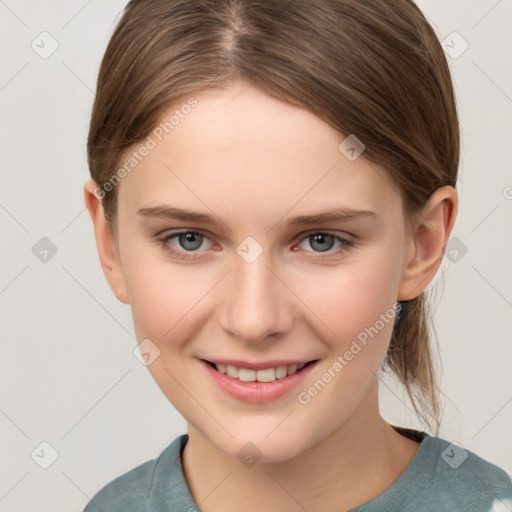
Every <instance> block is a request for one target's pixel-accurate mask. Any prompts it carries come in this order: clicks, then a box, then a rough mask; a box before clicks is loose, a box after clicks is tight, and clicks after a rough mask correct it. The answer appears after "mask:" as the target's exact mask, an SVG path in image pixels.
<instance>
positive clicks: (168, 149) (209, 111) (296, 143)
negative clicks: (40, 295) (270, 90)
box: [119, 83, 398, 217]
mask: <svg viewBox="0 0 512 512" xmlns="http://www.w3.org/2000/svg"><path fill="white" fill-rule="evenodd" d="M192 97H193V102H190V101H189V100H190V97H185V98H183V99H182V102H181V103H180V102H177V103H175V104H174V105H173V106H172V107H170V108H169V109H167V110H166V111H165V112H164V113H163V114H162V116H161V117H160V120H159V122H158V124H157V126H156V127H155V130H154V131H153V132H152V134H151V135H150V137H151V139H152V143H151V144H150V145H151V146H152V147H151V149H150V150H149V151H147V152H145V156H143V157H140V155H139V158H140V161H137V163H136V166H135V167H134V168H133V170H132V171H131V172H130V173H129V174H128V175H127V176H126V178H124V179H123V182H122V186H121V190H120V191H119V201H120V202H122V203H124V204H125V206H127V207H128V208H130V210H134V209H138V208H141V207H147V206H150V205H156V204H160V203H169V201H172V202H173V203H174V204H175V205H176V206H182V207H190V208H195V209H198V208H200V209H201V210H203V211H205V210H206V208H205V207H210V206H211V207H210V210H213V209H214V208H213V207H214V206H215V208H216V209H217V210H220V211H222V213H225V214H227V215H230V214H235V215H238V214H240V213H243V214H244V215H246V216H261V215H262V214H264V213H267V214H268V215H269V216H273V217H275V215H276V214H277V212H278V211H285V210H287V209H290V207H293V205H297V209H299V207H303V208H305V207H306V206H307V209H308V211H309V210H311V209H313V208H325V206H337V205H342V206H351V207H353V208H358V209H373V210H376V209H381V210H382V209H385V208H386V204H387V203H388V202H389V201H390V200H392V199H395V200H396V196H397V195H398V194H397V192H396V191H395V190H394V187H392V186H390V179H389V178H388V177H387V176H386V173H385V171H384V169H383V168H381V167H380V166H377V165H376V164H372V163H370V162H369V161H367V160H366V159H365V158H364V157H363V156H360V157H359V158H357V159H356V160H354V161H351V160H349V159H348V158H347V157H346V156H345V155H344V154H343V152H342V151H340V149H339V145H340V142H342V141H343V140H344V139H345V137H346V136H345V135H343V134H340V133H339V132H338V131H337V130H335V129H334V128H333V127H331V126H330V125H328V124H327V123H326V122H324V121H323V120H322V119H320V118H318V117H317V116H315V115H314V114H312V113H311V112H308V111H306V110H305V109H302V108H298V107H295V106H292V105H289V104H287V103H284V102H282V101H280V100H278V99H276V98H273V97H271V96H268V95H267V94H265V93H263V92H262V91H260V90H258V89H255V88H253V87H251V86H250V85H247V84H244V83H234V84H233V85H232V86H231V87H230V88H228V89H226V90H221V91H204V92H200V93H198V94H194V95H192ZM185 105H194V106H193V107H192V108H190V107H187V108H185V107H184V106H185ZM159 139H160V140H159ZM143 145H144V143H143V144H141V145H138V146H136V147H134V148H132V149H131V151H132V152H133V151H134V150H137V148H140V147H142V146H143ZM127 156H129V154H128V155H127ZM327 202H328V203H329V204H328V205H327ZM178 203H179V204H178ZM297 213H299V211H297Z"/></svg>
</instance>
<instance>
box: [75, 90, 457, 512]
mask: <svg viewBox="0 0 512 512" xmlns="http://www.w3.org/2000/svg"><path fill="white" fill-rule="evenodd" d="M194 97H195V99H196V100H197V101H198V105H197V107H196V108H194V109H193V110H192V111H191V113H190V114H188V115H187V116H186V117H185V118H184V119H181V120H180V123H179V124H178V125H177V126H175V128H174V129H173V130H172V132H170V133H169V134H168V135H167V136H166V137H165V138H164V139H163V141H162V142H160V143H159V144H158V145H157V146H156V147H155V148H154V149H152V150H151V151H150V152H149V154H148V155H147V156H145V157H144V158H143V159H142V161H141V162H140V163H138V165H137V167H136V168H135V169H134V170H133V171H131V172H130V173H129V174H128V175H127V176H126V177H125V178H124V179H123V180H122V182H121V183H120V184H119V185H118V186H119V191H118V192H119V197H118V200H119V203H118V210H117V211H118V218H117V227H118V236H117V239H116V238H115V237H114V236H113V235H112V232H111V231H110V229H109V227H108V225H107V224H106V222H105V220H104V217H103V210H102V206H101V201H99V200H98V199H97V198H96V196H95V195H94V189H95V187H96V186H97V185H96V184H95V183H94V182H93V181H92V180H89V181H88V182H87V183H86V184H85V189H84V193H85V202H86V205H87V207H88V210H89V213H90V215H91V218H92V221H93V225H94V229H95V236H96V242H97V246H98V251H99V256H100V260H101V264H102V267H103V270H104V272H105V275H106V277H107V280H108V282H109V284H110V286H111V288H112V290H113V291H114V293H115V294H116V296H117V297H118V299H119V300H121V301H122V302H124V303H127V304H130V306H131V309H132V314H133V320H134V325H135V332H136V336H137V341H138V343H140V342H141V341H142V340H144V339H146V338H149V339H150V340H151V341H152V342H153V343H154V344H155V345H156V346H157V347H158V348H159V350H160V356H159V357H158V358H157V359H155V361H154V362H153V363H152V364H151V365H149V366H148V369H149V371H150V372H151V374H152V375H153V377H154V379H155V380H156V382H157V383H158V385H159V386H160V388H161V389H162V392H163V393H164V394H165V396H166V397H167V398H168V399H169V401H170V402H172V404H173V405H174V406H175V407H176V408H177V410H178V411H179V412H180V413H181V414H182V415H183V416H184V418H185V419H186V421H187V424H188V433H189V442H188V444H187V446H186V448H185V450H184V453H183V457H182V461H183V466H184V471H185V476H186V479H187V482H188V484H189V486H190V488H191V491H192V494H193V496H194V498H195V500H196V502H197V503H198V505H199V507H200V509H201V510H202V511H208V512H213V511H220V510H223V511H224V512H230V511H240V510H246V511H248V512H251V511H253V510H266V511H274V510H275V511H278V510H288V511H292V512H293V511H302V510H304V508H305V509H306V510H308V511H327V512H328V511H332V512H334V511H336V512H339V511H341V510H349V509H350V508H353V507H356V506H358V505H361V504H363V503H365V502H367V501H369V500H370V499H372V498H374V497H376V496H377V495H378V494H380V493H382V492H383V491H384V490H385V489H387V488H388V487H389V486H391V485H392V484H393V483H394V482H395V481H396V480H397V478H398V477H399V476H400V474H401V473H402V472H403V471H404V469H405V468H406V467H407V465H408V464H409V462H410V461H411V460H412V458H413V457H414V455H415V454H416V452H417V449H418V447H419V444H417V443H415V442H413V441H410V440H408V439H406V438H405V437H402V436H401V435H399V434H397V433H396V432H395V431H394V430H393V429H392V428H391V427H390V425H388V424H387V423H386V422H385V421H384V420H383V419H382V417H381V416H380V413H379V407H378V399H377V391H378V379H377V374H378V371H379V368H380V366H381V364H382V361H383V359H384V357H385V355H386V350H387V347H388V344H389V341H390V337H391V332H392V322H388V323H386V324H385V325H384V327H383V328H382V329H381V330H380V331H379V332H378V334H377V335H376V336H374V337H373V338H372V339H371V341H370V342H369V343H368V344H367V345H366V346H365V347H364V348H363V349H362V350H361V351H360V352H359V353H358V354H357V355H355V356H354V357H353V359H352V360H351V361H350V362H349V363H348V364H347V365H346V366H344V368H343V370H342V371H340V372H339V373H337V375H336V377H335V378H333V379H332V381H331V382H330V383H329V384H328V385H327V386H325V388H324V389H323V390H322V391H321V392H320V393H319V394H318V395H317V396H315V397H314V398H312V399H311V401H310V402H309V403H308V404H306V405H304V404H301V403H299V401H298V400H297V394H298V392H300V391H304V390H307V389H308V388H309V387H310V386H311V385H312V384H313V383H314V382H315V381H316V380H318V379H319V378H320V377H321V375H322V373H324V372H325V371H326V370H327V369H328V368H329V367H331V366H332V365H333V363H334V362H335V361H336V357H337V356H338V355H343V354H344V353H345V352H346V351H347V350H348V349H349V347H350V344H351V342H352V341H353V340H354V339H356V338H357V336H358V334H359V333H361V332H362V331H364V329H365V328H368V327H370V326H373V325H375V323H376V321H377V320H378V319H379V317H380V315H381V314H383V313H385V312H386V311H388V310H389V309H390V308H392V307H393V304H394V303H395V302H396V301H397V300H406V299H410V298H413V297H416V296H418V295H419V294H420V293H421V292H422V291H423V290H424V289H425V288H426V287H427V286H428V284H429V283H430V281H431V280H432V278H433V277H434V275H435V273H436V271H437V269H438V267H439V265H440V263H441V260H442V257H443V253H444V247H445V245H446V242H447V240H448V238H449V235H450V232H451V229H452V226H453V223H454V220H455V216H456V211H457V195H456V192H455V190H454V189H453V188H452V187H443V188H440V189H438V190H437V191H436V192H435V193H434V194H433V195H432V197H431V199H430V200H429V203H428V204H427V205H426V207H425V209H424V210H423V212H421V216H419V218H418V220H417V222H416V223H415V224H414V225H413V226H412V227H410V226H408V224H406V222H405V220H404V214H403V204H402V200H401V198H400V195H399V194H398V191H397V189H396V187H395V186H393V185H392V182H391V180H390V178H389V176H388V175H387V174H386V172H385V170H384V169H383V168H382V167H380V166H377V165H375V164H370V162H368V161H367V160H366V159H365V158H364V153H363V155H361V156H360V157H359V158H357V159H356V160H355V161H353V162H352V161H349V160H348V159H347V158H346V157H345V156H344V155H343V154H342V153H341V152H340V151H339V149H338V145H339V144H340V142H341V141H342V140H343V139H344V138H345V135H341V134H339V133H338V132H337V131H336V130H335V129H333V128H332V127H331V126H329V125H328V124H326V123H325V122H324V121H322V120H321V119H319V118H318V117H316V116H314V115H313V114H311V113H309V112H307V111H305V110H303V109H299V108H296V107H293V106H290V105H288V104H286V103H283V102H280V101H279V100H277V99H275V98H272V97H270V96H267V95H266V94H264V93H262V92H260V91H259V90H257V89H254V88H253V87H251V86H249V85H247V84H245V83H241V82H235V83H233V84H232V86H231V87H230V88H229V89H227V90H224V91H205V92H201V93H198V94H197V95H195V96H194ZM185 101H186V98H185V99H184V100H183V103H185ZM178 107H179V105H178ZM176 108H177V106H176V105H173V106H172V108H169V111H168V112H164V113H163V114H162V117H161V119H162V120H165V119H168V118H169V115H170V113H171V112H172V111H173V110H175V109H176ZM132 150H133V148H132ZM163 204H167V205H172V206H174V207H177V208H183V209H189V210H194V211H199V212H202V213H206V214H210V215H214V216H216V217H217V218H218V219H219V220H220V219H222V221H224V224H222V223H221V224H219V225H210V224H204V223H202V222H191V221H183V220H170V219H164V218H144V217H143V216H141V215H138V214H137V211H138V210H139V209H141V208H148V207H153V206H157V205H163ZM341 206H343V207H348V208H355V209H360V210H371V211H373V212H375V214H376V216H375V217H364V218H357V219H351V220H345V221H330V222H323V223H315V224H311V225H305V226H293V225H289V224H288V219H290V218H292V217H295V216H298V215H305V214H310V213H318V212H320V211H323V210H326V209H328V208H331V207H341ZM185 228H186V229H188V230H192V231H193V230H200V231H201V232H202V233H204V234H206V235H207V236H209V237H210V240H208V239H207V238H202V239H201V238H199V240H198V241H197V243H196V245H195V246H194V247H197V246H199V243H200V242H201V240H203V243H201V245H200V246H199V248H197V249H193V250H189V251H188V252H189V253H191V255H192V256H193V257H195V259H184V258H181V257H179V256H175V255H172V254H170V253H169V251H168V249H167V248H168V247H171V248H173V249H174V250H176V251H178V252H179V253H180V254H185V253H187V247H190V246H191V245H185V247H184V246H183V245H180V239H179V237H175V238H173V239H171V240H169V241H168V242H167V245H166V247H167V248H166V247H165V246H162V245H161V244H159V243H158V238H162V236H164V235H166V234H169V233H170V232H171V231H172V230H177V229H180V230H183V229H185ZM325 231H327V232H328V233H331V234H335V235H338V236H341V237H345V238H348V239H350V240H352V241H353V245H352V246H348V247H347V246H345V247H344V246H343V245H340V243H339V242H337V241H334V242H331V240H330V239H327V240H326V244H325V245H324V247H325V246H326V248H327V249H328V250H327V251H325V252H322V250H321V248H320V249H319V247H321V245H319V244H315V240H314V239H312V237H311V236H308V235H312V234H314V233H319V232H320V233H322V232H325ZM248 236H250V237H252V238H253V239H255V240H256V241H257V243H258V244H259V246H260V247H261V248H262V251H263V252H262V253H261V255H260V256H259V257H258V258H257V259H256V260H255V261H253V262H252V263H248V262H247V261H245V260H244V259H243V258H242V257H241V256H240V255H239V254H238V253H237V251H236V249H237V246H239V244H240V243H241V242H242V241H243V240H244V239H245V238H246V237H248ZM331 246H332V248H331ZM194 251H195V252H194ZM198 358H204V359H210V360H211V359H215V358H233V359H242V360H245V361H251V362H257V361H258V362H259V361H267V360H271V359H287V360H289V359H290V358H297V359H299V360H305V361H309V360H312V359H320V363H319V364H318V365H317V367H316V368H315V369H314V371H313V373H312V374H310V375H309V376H308V378H307V382H306V383H305V384H304V385H301V386H300V387H299V388H298V389H295V390H293V391H291V392H289V393H287V394H286V395H284V396H282V397H280V398H278V399H276V400H274V401H272V402H268V403H263V404H261V403H260V404H253V403H246V402H244V401H241V400H239V399H236V398H233V397H231V396H229V395H227V394H225V393H224V392H223V391H222V390H220V389H219V388H217V387H216V386H214V385H212V384H211V383H210V381H209V379H208V375H206V372H205V371H204V369H203V368H202V367H200V364H199V362H198ZM248 442H251V443H253V444H254V445H255V446H256V447H257V448H258V450H259V452H260V453H261V455H262V458H261V459H260V460H259V462H258V463H257V464H256V465H254V466H252V467H247V466H245V465H244V464H242V463H241V461H240V460H239V459H238V457H237V453H238V451H239V450H240V449H241V448H242V447H243V446H244V445H245V444H246V443H248ZM205 461H208V464H205V463H204V462H205ZM303 507H304V508H303Z"/></svg>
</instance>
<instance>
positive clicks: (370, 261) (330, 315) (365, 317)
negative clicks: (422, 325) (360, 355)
mask: <svg viewBox="0 0 512 512" xmlns="http://www.w3.org/2000/svg"><path fill="white" fill-rule="evenodd" d="M356 259H357V258H354V259H353V260H352V261H351V262H350V264H347V265H340V266H339V267H335V266H333V267H332V268H331V269H326V268H323V269H321V270H317V271H315V273H314V274H309V275H308V274H304V273H302V274H301V276H299V275H297V276H295V278H294V279H293V280H292V281H291V282H294V283H298V284H297V287H296V288H295V287H294V292H295V293H296V294H297V295H298V296H299V297H300V298H301V299H302V301H303V302H304V303H305V304H307V306H308V307H309V308H310V309H311V311H312V312H313V314H314V315H315V316H316V317H317V321H316V322H315V323H316V324H317V325H319V324H320V329H321V332H322V333H325V339H326V340H327V339H328V340H330V342H329V343H330V344H331V348H332V349H334V350H336V351H338V352H339V351H340V350H341V351H343V352H344V351H345V350H346V349H347V347H348V345H350V343H351V341H352V340H354V339H357V338H358V337H359V339H363V340H364V333H365V332H366V333H368V330H371V332H372V333H373V337H376V334H375V330H374V329H372V327H376V328H377V329H378V331H379V333H378V334H379V337H378V339H383V340H386V341H387V340H389V337H390V336H391V332H392V327H393V320H394V315H395V313H394V307H393V306H394V304H395V302H396V297H397V290H398V283H399V275H400V273H399V270H400V269H399V266H398V264H397V263H396V262H397V258H396V255H394V254H393V252H391V251H386V250H384V249H383V248H382V247H380V248H377V247H375V249H374V250H372V251H369V252H368V253H367V254H365V255H364V256H361V258H359V259H357V261H356ZM318 319H320V320H321V322H319V321H318ZM321 325H323V326H324V327H321ZM373 337H372V339H373Z"/></svg>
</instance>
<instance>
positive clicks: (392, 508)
mask: <svg viewBox="0 0 512 512" xmlns="http://www.w3.org/2000/svg"><path fill="white" fill-rule="evenodd" d="M394 428H395V430H397V431H399V432H400V433H401V434H402V435H405V436H407V437H410V438H413V439H417V440H420V441H421V444H420V447H419V449H418V452H417V453H416V455H415V457H414V458H413V460H412V461H411V462H410V464H409V466H408V467H407V468H406V470H405V471H404V472H403V473H402V475H401V476H400V478H399V479H398V480H397V481H396V482H395V483H394V484H393V485H392V486H391V487H389V488H388V489H387V490H386V491H384V492H383V493H382V494H380V495H379V496H377V497H376V498H375V499H373V500H371V501H370V502H368V503H366V504H364V505H361V506H359V507H357V508H355V509H353V511H352V512H398V511H400V512H459V511H460V512H502V511H503V512H508V511H512V481H511V479H510V477H509V476H508V475H507V474H506V473H505V471H503V470H502V469H500V468H499V467H497V466H495V465H494V464H491V463H490V462H487V461H485V460H483V459H481V458H480V457H478V456H477V455H475V454H474V453H472V452H470V451H467V450H464V449H463V448H461V447H459V446H458V445H455V444H451V443H450V442H448V441H446V440H444V439H441V438H439V437H431V436H429V435H428V434H426V433H424V432H418V431H415V430H410V429H403V428H400V427H394ZM187 441H188V435H187V434H183V435H181V436H179V437H177V438H176V439H175V440H174V441H173V442H172V443H171V444H170V445H169V446H168V447H167V448H166V449H165V450H164V451H163V452H162V453H161V454H160V456H159V457H157V458H156V459H153V460H149V461H147V462H145V463H143V464H141V465H139V466H137V467H135V468H133V469H132V470H130V471H128V472H126V473H124V474H123V475H121V476H119V477H117V478H116V479H114V480H113V481H112V482H110V483H108V484H107V485H105V486H104V487H103V488H102V489H101V490H100V491H99V492H97V493H96V495H95V496H94V497H93V498H92V500H91V501H90V502H89V504H88V505H87V506H86V507H85V509H84V511H83V512H200V510H201V509H200V508H199V506H198V505H197V504H196V503H195V501H194V499H193V498H192V495H191V493H190V489H189V487H188V485H187V482H186V480H185V477H184V474H183V467H182V464H181V454H182V452H183V448H184V447H185V444H186V443H187Z"/></svg>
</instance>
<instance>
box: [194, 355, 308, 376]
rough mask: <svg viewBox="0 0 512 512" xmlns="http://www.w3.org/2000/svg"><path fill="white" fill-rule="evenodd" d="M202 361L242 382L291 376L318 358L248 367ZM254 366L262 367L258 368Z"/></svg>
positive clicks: (300, 371)
mask: <svg viewBox="0 0 512 512" xmlns="http://www.w3.org/2000/svg"><path fill="white" fill-rule="evenodd" d="M202 361H204V362H205V363H206V364H208V365H209V366H211V367H212V368H213V369H214V370H216V371H217V372H219V373H221V374H223V375H226V376H228V377H231V378H232V379H236V380H239V381H242V382H274V381H276V380H280V379H284V378H286V377H289V376H290V375H294V374H298V373H302V372H303V371H304V370H305V368H307V367H309V366H310V365H312V364H314V363H316V362H317V361H318V359H314V360H311V361H307V362H298V363H293V364H279V365H276V366H272V365H271V364H270V363H269V364H268V366H264V365H261V364H259V365H250V366H253V368H247V367H244V366H243V365H240V366H235V365H233V364H222V363H214V362H212V361H208V360H206V359H202ZM247 366H249V365H247ZM254 366H258V367H260V368H258V369H256V368H254Z"/></svg>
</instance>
